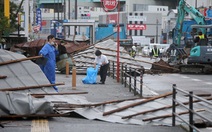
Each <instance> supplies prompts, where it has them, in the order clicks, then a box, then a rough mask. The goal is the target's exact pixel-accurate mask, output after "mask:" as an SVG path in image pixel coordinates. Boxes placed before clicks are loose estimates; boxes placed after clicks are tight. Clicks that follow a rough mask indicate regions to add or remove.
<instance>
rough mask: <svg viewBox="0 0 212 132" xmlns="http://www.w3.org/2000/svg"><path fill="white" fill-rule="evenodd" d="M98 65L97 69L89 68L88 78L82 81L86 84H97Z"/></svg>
mask: <svg viewBox="0 0 212 132" xmlns="http://www.w3.org/2000/svg"><path fill="white" fill-rule="evenodd" d="M98 67H99V66H98V65H97V66H96V69H95V68H93V67H89V68H87V71H86V77H85V78H83V79H82V82H83V83H84V84H96V79H97V73H98Z"/></svg>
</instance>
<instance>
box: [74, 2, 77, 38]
mask: <svg viewBox="0 0 212 132" xmlns="http://www.w3.org/2000/svg"><path fill="white" fill-rule="evenodd" d="M75 20H77V0H75ZM76 33H77V26H74V35H76Z"/></svg>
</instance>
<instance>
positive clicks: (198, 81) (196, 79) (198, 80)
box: [191, 79, 202, 82]
mask: <svg viewBox="0 0 212 132" xmlns="http://www.w3.org/2000/svg"><path fill="white" fill-rule="evenodd" d="M191 80H193V81H197V82H199V81H202V80H199V79H191Z"/></svg>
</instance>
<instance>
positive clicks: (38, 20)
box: [36, 8, 42, 31]
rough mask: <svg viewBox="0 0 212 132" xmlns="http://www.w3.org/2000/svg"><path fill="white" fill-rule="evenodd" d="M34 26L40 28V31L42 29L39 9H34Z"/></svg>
mask: <svg viewBox="0 0 212 132" xmlns="http://www.w3.org/2000/svg"><path fill="white" fill-rule="evenodd" d="M36 24H37V26H40V31H41V29H42V16H41V9H40V8H37V9H36Z"/></svg>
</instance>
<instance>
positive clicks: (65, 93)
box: [31, 92, 88, 96]
mask: <svg viewBox="0 0 212 132" xmlns="http://www.w3.org/2000/svg"><path fill="white" fill-rule="evenodd" d="M71 94H88V92H71V93H67V92H64V93H36V94H31V95H32V96H38V95H71Z"/></svg>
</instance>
